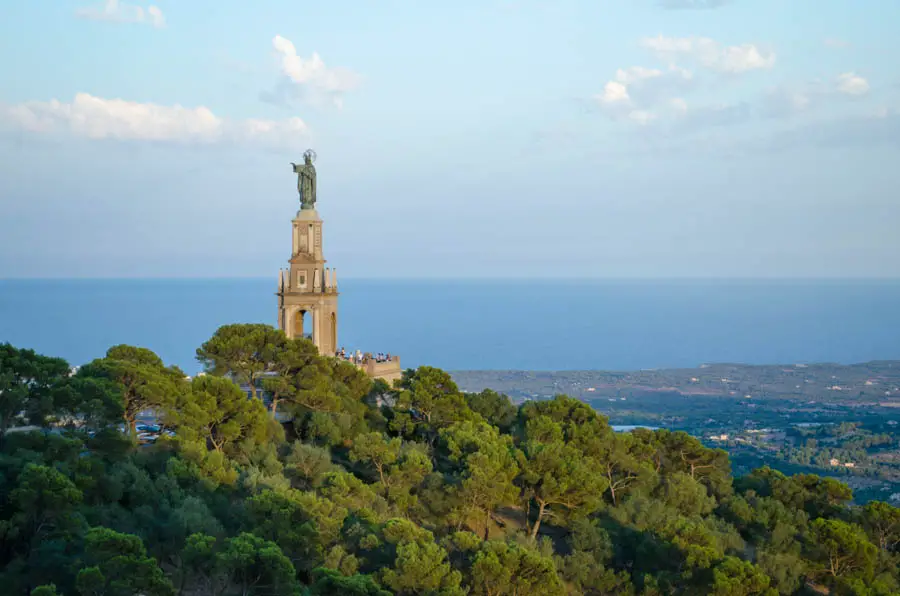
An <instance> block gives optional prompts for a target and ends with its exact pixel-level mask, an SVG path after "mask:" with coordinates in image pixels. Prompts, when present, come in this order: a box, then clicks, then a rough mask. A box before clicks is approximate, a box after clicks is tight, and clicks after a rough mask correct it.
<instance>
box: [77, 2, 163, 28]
mask: <svg viewBox="0 0 900 596" xmlns="http://www.w3.org/2000/svg"><path fill="white" fill-rule="evenodd" d="M75 15H76V16H77V17H79V18H82V19H90V20H92V21H110V22H113V23H146V24H148V25H152V26H154V27H165V26H166V18H165V17H164V16H163V13H162V11H161V10H160V9H159V7H157V6H154V5H152V4H151V5H149V6H147V7H146V8H144V7H142V6H138V5H136V4H126V3H124V2H119V0H106V2H104V3H103V5H102V6H96V7H87V8H79V9H78V10H76V11H75Z"/></svg>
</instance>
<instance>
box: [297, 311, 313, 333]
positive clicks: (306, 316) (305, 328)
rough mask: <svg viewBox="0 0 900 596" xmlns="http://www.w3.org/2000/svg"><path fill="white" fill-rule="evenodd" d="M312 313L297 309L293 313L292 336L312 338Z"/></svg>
mask: <svg viewBox="0 0 900 596" xmlns="http://www.w3.org/2000/svg"><path fill="white" fill-rule="evenodd" d="M311 322H312V313H311V312H309V311H306V310H298V311H296V312H295V313H294V334H293V335H294V337H305V338H306V339H312V324H311Z"/></svg>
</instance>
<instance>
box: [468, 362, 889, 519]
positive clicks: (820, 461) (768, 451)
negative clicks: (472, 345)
mask: <svg viewBox="0 0 900 596" xmlns="http://www.w3.org/2000/svg"><path fill="white" fill-rule="evenodd" d="M452 374H453V378H454V380H455V381H456V382H457V383H458V384H459V386H460V388H461V389H462V390H464V391H481V390H482V389H485V388H490V389H493V390H495V391H498V392H501V393H505V394H507V395H509V396H510V397H511V398H512V399H513V400H514V401H517V402H524V401H528V400H540V399H547V398H549V397H552V396H554V395H557V394H566V395H570V396H572V397H577V398H579V399H581V400H582V401H584V402H586V403H589V404H590V405H591V406H593V407H594V408H595V409H596V410H598V411H600V412H602V413H603V414H606V415H607V416H609V418H610V423H611V424H613V425H614V426H619V427H623V428H627V427H630V426H634V425H640V426H650V427H663V428H669V429H673V430H684V431H687V432H689V433H690V434H692V435H695V436H697V437H700V438H702V439H703V441H704V443H706V444H707V445H709V446H713V447H721V448H723V449H726V450H727V451H728V452H729V455H730V456H731V461H732V467H733V469H734V473H735V474H742V473H746V472H748V471H750V470H752V469H753V468H757V467H760V466H763V465H768V466H770V467H772V468H775V469H778V470H781V471H783V472H786V473H797V472H811V473H816V474H819V475H822V476H832V477H836V478H839V479H840V480H841V481H842V482H846V483H847V484H849V485H850V486H851V487H852V488H853V489H854V492H855V495H856V500H857V501H859V502H866V501H869V500H871V499H879V500H890V501H893V502H900V361H876V362H866V363H862V364H854V365H840V364H790V365H767V366H749V365H740V364H704V365H701V366H698V367H697V368H688V369H657V370H640V371H630V372H615V371H513V370H504V371H456V372H454V373H452Z"/></svg>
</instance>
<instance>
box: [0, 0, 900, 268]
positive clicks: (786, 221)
mask: <svg viewBox="0 0 900 596" xmlns="http://www.w3.org/2000/svg"><path fill="white" fill-rule="evenodd" d="M2 12H3V18H2V19H0V50H2V55H3V57H4V58H3V73H4V75H3V80H4V84H3V85H2V86H0V230H2V234H0V277H191V276H204V277H206V276H212V277H220V276H228V277H231V276H241V277H243V276H252V277H258V276H269V275H271V276H272V277H273V278H274V276H275V274H276V272H277V270H278V268H279V267H281V266H283V264H284V262H285V260H286V258H287V257H288V255H287V252H288V250H289V246H290V231H289V230H290V223H289V222H290V218H291V216H292V214H293V213H294V212H295V211H296V209H297V207H298V201H297V193H296V179H295V176H294V175H293V174H292V173H291V169H290V162H291V161H299V160H300V159H301V155H302V153H303V151H304V150H305V149H307V148H308V147H313V148H315V149H316V151H317V152H318V156H319V158H318V161H317V163H316V165H317V168H318V171H319V212H320V214H321V215H322V216H323V218H324V219H325V220H326V230H325V242H326V256H327V257H328V258H329V263H330V265H333V266H335V267H336V268H337V270H338V272H339V274H340V275H343V276H352V277H535V278H549V277H600V278H603V277H612V278H621V277H898V276H900V259H898V258H897V255H900V196H898V189H900V168H898V167H897V163H900V161H898V157H900V155H898V149H900V67H898V62H897V60H896V56H897V55H900V38H898V36H897V35H896V32H895V26H896V23H898V22H900V3H898V2H895V1H893V0H866V2H850V1H849V0H844V1H838V0H731V1H723V0H605V1H604V0H583V1H573V0H555V1H553V2H549V1H543V2H538V1H528V0H458V1H456V2H441V1H437V0H435V1H433V2H421V1H419V0H384V1H381V2H377V3H376V2H361V1H358V0H327V1H326V0H319V1H318V2H311V1H306V0H293V1H286V0H285V1H282V0H267V1H266V2H254V3H251V2H221V0H220V1H217V2H213V1H211V0H191V1H189V2H186V1H184V0H179V1H175V0H171V1H167V0H156V3H155V4H154V5H151V4H149V3H147V2H144V1H143V0H134V1H133V2H130V3H126V2H121V1H120V2H109V0H106V1H103V0H100V1H97V0H28V1H27V2H26V1H24V0H20V1H18V2H15V3H7V4H6V5H5V6H4V8H3V9H2ZM892 58H893V59H892Z"/></svg>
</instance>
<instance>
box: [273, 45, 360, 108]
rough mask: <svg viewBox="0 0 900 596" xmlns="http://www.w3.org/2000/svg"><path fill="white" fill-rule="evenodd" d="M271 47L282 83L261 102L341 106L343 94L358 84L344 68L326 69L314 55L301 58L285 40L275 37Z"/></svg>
mask: <svg viewBox="0 0 900 596" xmlns="http://www.w3.org/2000/svg"><path fill="white" fill-rule="evenodd" d="M272 47H273V48H274V49H275V53H276V54H277V56H278V59H279V63H280V67H281V73H282V74H283V75H284V77H285V80H284V81H283V82H282V84H281V85H280V86H279V87H278V88H277V89H276V90H275V91H273V92H270V93H265V94H263V99H264V100H266V101H271V102H273V103H287V101H288V100H290V99H300V100H306V101H309V102H311V103H326V104H331V105H334V106H337V107H338V108H340V107H342V106H343V101H344V95H345V94H346V93H347V92H348V91H352V90H353V89H355V88H356V87H357V86H358V85H359V76H358V75H357V74H356V73H354V72H352V71H350V70H347V69H345V68H329V67H327V66H326V65H325V62H323V61H322V58H321V57H320V56H319V54H318V53H317V52H313V55H312V57H311V58H309V59H306V58H301V57H300V56H299V55H297V49H296V48H295V47H294V44H293V43H291V41H290V40H289V39H287V38H284V37H282V36H280V35H276V36H275V38H274V39H273V40H272Z"/></svg>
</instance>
